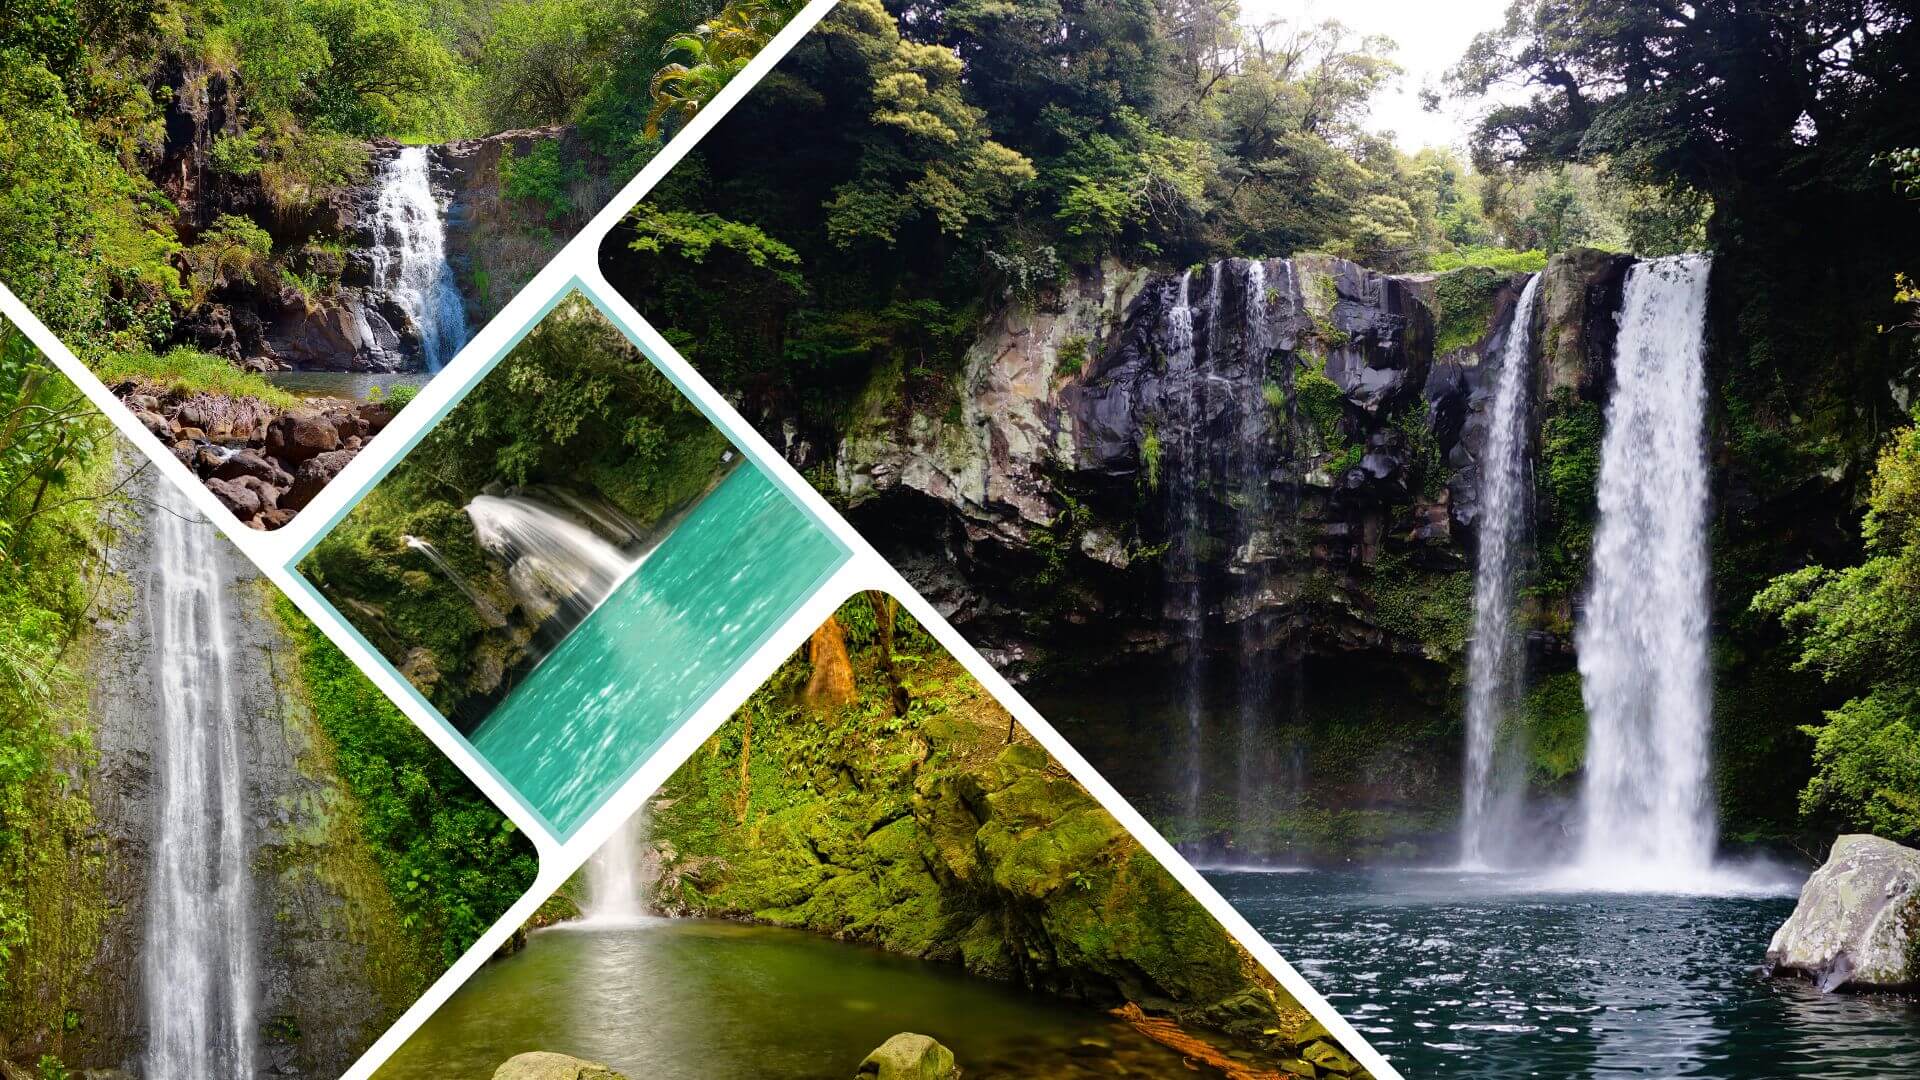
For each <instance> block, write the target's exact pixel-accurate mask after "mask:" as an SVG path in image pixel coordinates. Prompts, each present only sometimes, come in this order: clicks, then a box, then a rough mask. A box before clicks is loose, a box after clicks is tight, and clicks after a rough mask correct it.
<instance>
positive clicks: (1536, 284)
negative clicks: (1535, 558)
mask: <svg viewBox="0 0 1920 1080" xmlns="http://www.w3.org/2000/svg"><path fill="white" fill-rule="evenodd" d="M1539 292H1540V275H1539V274H1535V275H1533V276H1532V277H1531V278H1528V279H1527V285H1526V288H1525V290H1523V291H1522V292H1521V294H1520V302H1519V303H1518V304H1516V305H1515V306H1514V310H1513V323H1512V325H1511V326H1509V327H1508V328H1507V340H1506V347H1505V348H1504V349H1502V350H1501V354H1500V369H1499V371H1497V372H1496V373H1495V374H1494V380H1495V381H1494V391H1493V405H1492V411H1491V414H1490V415H1489V416H1488V423H1487V441H1486V447H1485V449H1484V451H1483V452H1482V454H1481V456H1480V525H1479V534H1478V537H1477V540H1478V543H1477V546H1476V551H1475V557H1474V575H1473V578H1474V580H1473V640H1472V641H1471V643H1470V644H1469V646H1468V650H1467V776H1466V785H1465V800H1464V802H1465V805H1464V806H1463V807H1462V824H1461V830H1460V857H1461V862H1462V864H1463V865H1465V866H1468V867H1484V866H1487V865H1488V864H1489V862H1490V860H1491V858H1492V856H1493V854H1494V849H1495V847H1496V846H1497V840H1498V839H1499V838H1500V836H1502V835H1503V834H1505V832H1506V827H1507V826H1508V825H1510V824H1511V823H1510V822H1506V821H1503V820H1501V819H1502V818H1503V817H1504V816H1505V815H1503V814H1502V813H1501V812H1500V807H1501V805H1502V803H1503V801H1504V799H1503V796H1504V795H1506V794H1508V793H1509V792H1503V791H1502V790H1501V788H1502V786H1503V785H1501V784H1500V783H1499V782H1498V780H1497V778H1496V776H1495V773H1494V751H1495V744H1496V742H1497V740H1498V738H1499V734H1500V725H1501V722H1502V721H1503V720H1505V719H1506V717H1507V715H1508V712H1509V710H1510V709H1511V707H1512V706H1513V704H1514V703H1515V701H1516V700H1517V699H1518V697H1519V693H1520V682H1521V671H1520V666H1521V665H1520V662H1521V660H1522V654H1521V651H1520V649H1519V642H1518V641H1517V640H1516V635H1515V633H1514V627H1513V600H1514V586H1515V584H1516V578H1517V574H1518V570H1519V562H1520V556H1521V554H1522V552H1521V545H1522V543H1523V542H1524V540H1525V534H1526V527H1527V508H1528V505H1529V503H1530V501H1531V499H1532V490H1531V487H1530V485H1529V484H1528V482H1527V411H1528V409H1529V407H1530V404H1531V401H1530V395H1529V394H1528V389H1529V376H1530V375H1531V374H1532V371H1533V365H1532V363H1531V359H1532V344H1533V311H1534V305H1535V303H1536V302H1537V300H1538V298H1539Z"/></svg>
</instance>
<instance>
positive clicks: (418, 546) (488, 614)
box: [400, 535, 507, 626]
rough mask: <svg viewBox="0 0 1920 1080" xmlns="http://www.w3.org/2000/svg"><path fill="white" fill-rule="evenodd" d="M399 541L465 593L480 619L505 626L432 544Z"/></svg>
mask: <svg viewBox="0 0 1920 1080" xmlns="http://www.w3.org/2000/svg"><path fill="white" fill-rule="evenodd" d="M400 539H401V540H402V541H403V542H405V543H406V545H407V546H408V547H410V548H412V549H413V550H415V551H417V552H419V553H420V554H422V555H424V556H426V558H427V561H428V562H430V563H432V564H433V565H434V567H435V568H436V569H438V570H439V571H440V572H441V573H442V574H445V575H446V576H447V580H449V581H451V582H453V583H454V585H455V586H456V587H458V588H459V590H460V591H461V592H462V593H465V594H466V597H467V600H468V602H470V603H471V604H473V608H474V610H475V611H477V612H479V613H480V617H481V618H482V619H484V620H486V621H487V622H489V623H491V624H493V625H494V626H505V625H506V624H507V620H506V617H505V616H503V615H501V614H500V609H499V608H496V607H494V606H493V605H492V604H491V603H488V602H487V598H486V597H484V596H481V595H480V594H479V593H478V592H476V591H474V588H473V586H472V585H471V584H469V583H468V582H467V579H466V578H465V577H464V576H462V575H461V573H460V571H458V570H455V569H454V568H453V566H452V565H451V564H450V563H448V562H447V560H446V557H445V556H443V555H441V554H440V549H439V548H436V547H434V546H433V544H431V543H430V542H428V541H426V540H422V539H421V538H420V537H418V536H411V535H408V536H402V537H401V538H400Z"/></svg>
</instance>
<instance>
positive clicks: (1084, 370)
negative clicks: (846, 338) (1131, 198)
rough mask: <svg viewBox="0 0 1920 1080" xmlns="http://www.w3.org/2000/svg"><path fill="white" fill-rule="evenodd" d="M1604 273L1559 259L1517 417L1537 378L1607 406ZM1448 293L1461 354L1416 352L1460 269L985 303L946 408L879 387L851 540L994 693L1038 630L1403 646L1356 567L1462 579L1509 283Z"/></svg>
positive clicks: (1618, 264) (1512, 295)
mask: <svg viewBox="0 0 1920 1080" xmlns="http://www.w3.org/2000/svg"><path fill="white" fill-rule="evenodd" d="M1623 277H1624V263H1623V262H1622V261H1621V260H1620V259H1619V258H1618V257H1615V256H1609V255H1604V254H1602V253H1597V252H1596V253H1575V254H1574V255H1572V256H1567V257H1562V258H1557V259H1556V260H1555V263H1554V266H1553V267H1552V268H1551V269H1550V270H1549V279H1550V280H1549V285H1550V287H1549V295H1550V296H1551V297H1553V298H1554V299H1553V300H1552V301H1550V303H1549V304H1548V305H1543V307H1546V308H1547V314H1546V315H1545V316H1543V321H1544V322H1545V324H1546V325H1545V326H1544V327H1537V328H1536V332H1541V331H1544V333H1545V336H1546V337H1547V338H1549V339H1551V340H1553V341H1554V342H1556V345H1555V348H1556V350H1557V351H1556V352H1555V354H1554V358H1553V360H1552V362H1551V363H1542V364H1540V365H1539V372H1538V374H1537V380H1538V382H1539V384H1540V385H1539V386H1538V387H1537V389H1536V393H1535V395H1534V400H1535V402H1536V403H1537V404H1536V413H1537V414H1539V413H1542V412H1544V410H1545V408H1546V406H1545V405H1542V404H1539V403H1544V402H1546V401H1547V400H1548V398H1549V395H1548V391H1549V390H1550V389H1551V388H1553V387H1557V386H1560V385H1567V386H1570V387H1572V388H1574V389H1575V390H1576V392H1577V393H1579V394H1582V395H1598V394H1600V393H1603V392H1604V386H1605V379H1606V370H1605V365H1604V364H1603V363H1596V362H1594V361H1593V360H1592V357H1594V356H1596V355H1600V354H1599V353H1597V352H1596V349H1599V348H1601V347H1603V346H1605V347H1607V348H1610V341H1608V340H1607V339H1606V338H1605V332H1606V331H1605V324H1608V323H1610V322H1611V314H1612V309H1611V308H1610V307H1608V304H1609V299H1608V298H1609V297H1614V298H1615V302H1617V293H1618V283H1619V281H1620V280H1621V279H1622V278H1623ZM1464 280H1465V281H1466V282H1467V284H1466V285H1465V286H1464V287H1466V288H1469V289H1471V290H1475V291H1473V292H1471V293H1470V295H1468V296H1467V297H1466V300H1467V301H1468V302H1467V303H1466V304H1465V305H1464V306H1465V307H1466V309H1467V314H1466V315H1465V316H1460V315H1457V314H1450V315H1449V317H1450V318H1455V319H1460V318H1464V319H1465V320H1466V322H1467V325H1466V326H1465V328H1464V330H1463V329H1462V328H1461V327H1457V326H1456V327H1453V328H1452V329H1451V334H1450V337H1451V338H1452V339H1456V340H1457V339H1461V338H1463V337H1464V339H1465V340H1466V342H1467V344H1465V345H1464V346H1463V345H1459V344H1452V345H1450V346H1449V347H1448V349H1447V351H1446V352H1445V353H1444V354H1440V355H1436V353H1438V351H1439V350H1438V347H1437V345H1436V339H1437V338H1438V337H1439V336H1440V330H1441V329H1442V328H1441V327H1440V326H1438V325H1437V324H1438V321H1439V319H1440V315H1439V314H1438V313H1439V312H1441V311H1447V312H1450V313H1451V312H1454V311H1455V310H1456V309H1457V308H1459V307H1460V306H1462V305H1461V303H1460V300H1459V296H1460V290H1461V289H1462V288H1463V285H1462V279H1460V278H1455V279H1453V280H1452V281H1448V280H1445V279H1444V278H1436V277H1435V276H1434V275H1411V276H1395V275H1386V274H1380V273H1376V272H1374V271H1370V270H1367V269H1366V268H1364V267H1360V266H1357V265H1355V264H1353V263H1350V262H1346V261H1344V260H1338V259H1333V258H1329V257H1324V256H1303V257H1300V258H1295V259H1287V260H1278V259H1273V260H1248V259H1230V260H1226V261H1223V262H1221V263H1217V264H1213V265H1211V266H1205V267H1196V268H1194V269H1192V270H1189V271H1185V272H1181V273H1175V274H1151V273H1148V272H1145V271H1141V270H1138V269H1132V268H1127V267H1123V266H1119V265H1117V264H1111V263H1110V264H1107V265H1104V266H1102V267H1099V268H1097V269H1095V270H1090V271H1086V272H1083V273H1082V274H1081V275H1080V276H1078V277H1076V278H1075V279H1073V280H1072V281H1070V282H1069V283H1067V284H1066V285H1065V286H1064V287H1063V288H1062V289H1061V291H1060V294H1059V295H1058V296H1057V297H1054V298H1051V299H1049V300H1046V301H1043V302H1041V303H1039V304H1036V305H1031V306H1019V305H1016V306H1014V307H1012V308H1010V309H1009V310H1007V311H1003V312H1002V313H1000V314H999V315H998V316H997V317H996V318H995V320H994V321H993V322H992V323H990V324H989V325H988V326H987V328H986V329H985V331H984V332H983V334H982V336H981V338H980V339H979V340H978V341H977V342H976V344H975V345H974V346H973V348H972V349H971V350H969V352H968V354H967V357H966V362H965V366H964V369H963V371H962V373H961V376H960V379H959V380H958V385H957V386H956V387H955V393H956V396H957V398H958V406H959V407H958V409H957V410H952V411H949V412H948V413H947V414H946V415H945V416H939V415H932V414H930V412H929V411H926V410H919V411H910V410H901V409H900V408H899V401H900V398H901V395H900V393H899V392H898V390H899V377H898V373H897V372H895V373H884V372H883V373H882V374H881V376H879V377H877V378H876V379H875V380H874V383H873V384H872V385H871V386H870V387H869V391H868V393H867V395H866V397H865V400H863V401H862V402H861V403H860V405H859V407H858V408H857V410H856V418H855V419H854V421H853V422H852V423H851V424H850V426H849V428H848V430H847V433H846V435H845V437H844V438H843V440H842V443H841V445H840V447H839V450H838V455H837V457H836V460H835V462H834V465H835V478H836V483H837V485H838V487H839V489H840V493H841V494H842V495H843V496H844V497H845V498H846V500H847V502H848V504H849V513H850V515H851V516H852V517H853V518H854V519H855V521H856V523H857V524H858V525H859V526H860V527H861V528H862V529H863V531H864V532H866V533H867V535H869V536H871V537H873V538H874V539H875V541H876V543H877V544H879V546H880V547H881V548H882V550H883V551H885V552H886V553H887V554H888V555H889V556H890V557H891V558H893V559H895V560H896V561H897V562H898V563H900V564H903V565H905V566H907V567H910V568H912V569H911V570H910V571H909V576H910V577H912V578H913V580H914V581H915V582H916V584H919V585H921V586H922V588H923V590H924V591H926V592H927V593H928V595H929V596H930V597H933V598H934V599H935V601H936V603H939V604H940V605H941V606H942V608H943V610H944V611H945V612H946V613H947V614H948V615H949V617H951V618H954V619H955V620H956V621H957V622H960V623H962V624H965V625H966V626H967V628H968V630H969V632H970V634H971V636H972V637H973V638H974V640H976V641H977V642H979V643H980V644H981V645H982V647H984V648H986V649H987V650H989V652H991V653H993V654H995V655H996V656H999V657H1006V658H1011V660H1012V664H1013V670H1011V671H1010V674H1013V675H1014V676H1015V677H1020V676H1021V675H1022V674H1023V671H1022V670H1021V669H1022V667H1023V666H1024V665H1023V661H1022V660H1021V659H1020V658H1021V657H1024V656H1042V655H1045V654H1048V653H1049V652H1051V653H1052V654H1053V655H1056V656H1057V655H1058V654H1059V652H1060V650H1061V645H1062V640H1063V639H1062V637H1061V636H1059V635H1058V634H1057V632H1056V631H1052V630H1037V629H1036V623H1038V622H1039V621H1041V620H1045V621H1047V622H1049V623H1052V624H1053V625H1055V626H1060V625H1067V626H1072V627H1074V628H1075V629H1074V631H1073V632H1072V634H1071V635H1070V636H1071V637H1072V639H1073V647H1074V648H1076V649H1083V651H1084V652H1085V653H1088V654H1093V655H1095V656H1098V657H1099V658H1101V661H1102V662H1111V661H1115V660H1118V659H1120V658H1122V657H1125V656H1127V655H1129V654H1133V653H1137V652H1161V651H1164V650H1166V649H1168V648H1170V647H1171V646H1173V645H1174V644H1176V641H1177V638H1178V636H1179V627H1178V625H1177V624H1178V623H1179V622H1181V621H1184V620H1195V619H1201V620H1205V621H1207V622H1209V623H1211V624H1216V625H1218V624H1241V623H1245V622H1247V621H1248V620H1255V621H1257V623H1258V629H1257V630H1256V631H1251V632H1247V633H1236V634H1232V635H1228V636H1229V637H1232V638H1234V639H1235V640H1234V641H1232V642H1231V643H1216V644H1218V645H1219V646H1220V647H1232V648H1244V647H1245V646H1246V643H1247V641H1249V640H1257V641H1258V642H1260V643H1261V647H1283V648H1287V649H1289V650H1298V649H1302V648H1308V649H1327V648H1331V649H1335V650H1346V649H1355V648H1359V649H1381V648H1384V649H1386V650H1387V651H1389V652H1391V651H1395V650H1402V649H1406V648H1412V649H1414V651H1416V652H1417V651H1420V648H1421V646H1422V644H1423V643H1421V642H1407V641H1405V640H1404V639H1403V640H1400V641H1398V642H1396V641H1395V640H1394V634H1393V633H1392V632H1390V631H1389V630H1386V629H1383V627H1382V625H1381V624H1380V623H1379V622H1378V621H1376V620H1375V619H1374V618H1373V617H1372V616H1371V614H1370V607H1371V603H1370V602H1369V600H1368V599H1367V597H1368V592H1369V589H1368V576H1369V575H1370V574H1371V572H1372V571H1373V570H1374V569H1375V568H1377V567H1378V566H1379V565H1381V560H1382V559H1383V558H1385V557H1391V558H1393V559H1399V560H1403V561H1405V562H1407V563H1409V564H1410V565H1412V566H1413V567H1414V568H1415V569H1417V570H1420V571H1422V572H1438V573H1445V572H1453V571H1458V570H1461V569H1464V568H1466V567H1467V566H1469V565H1470V561H1469V555H1470V551H1471V544H1472V537H1473V531H1474V527H1475V524H1476V521H1477V517H1478V509H1479V499H1478V488H1479V478H1478V470H1477V459H1478V456H1479V454H1480V453H1481V451H1482V449H1483V447H1484V445H1485V441H1486V413H1487V411H1488V410H1489V409H1490V407H1491V395H1492V386H1491V384H1490V381H1489V380H1488V379H1487V378H1486V373H1487V366H1488V365H1487V364H1486V358H1488V357H1490V356H1498V355H1499V349H1500V348H1501V347H1503V345H1504V342H1505V339H1506V335H1507V333H1508V332H1509V331H1510V326H1509V324H1510V323H1511V320H1512V311H1513V309H1514V306H1515V304H1516V302H1517V300H1518V296H1519V293H1520V290H1521V288H1522V287H1523V286H1524V284H1525V276H1524V275H1517V274H1516V275H1511V276H1503V275H1499V274H1492V273H1490V272H1481V273H1480V274H1479V275H1478V276H1475V277H1471V278H1467V279H1464ZM1443 289H1451V290H1453V293H1452V295H1451V296H1449V297H1445V298H1442V297H1441V296H1439V295H1438V294H1439V293H1440V292H1441V291H1442V290H1443ZM1562 293H1564V294H1566V295H1565V296H1561V295H1560V294H1562ZM1554 303H1557V306H1553V304H1554ZM903 412H905V415H902V413H903ZM955 413H957V416H956V415H955ZM1539 422H1540V416H1539V415H1536V417H1535V418H1534V421H1533V425H1534V428H1535V430H1537V429H1538V425H1539ZM1195 582H1199V583H1201V587H1199V588H1198V589H1194V588H1191V587H1190V586H1192V585H1193V583H1195ZM1036 585H1038V586H1040V587H1036ZM1329 597H1333V598H1340V597H1346V598H1351V599H1352V600H1353V602H1345V603H1340V602H1336V603H1333V604H1328V603H1326V600H1327V598H1329ZM1315 605H1317V607H1315ZM1309 636H1311V638H1312V640H1308V638H1309Z"/></svg>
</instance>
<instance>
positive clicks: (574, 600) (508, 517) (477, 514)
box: [467, 495, 642, 622]
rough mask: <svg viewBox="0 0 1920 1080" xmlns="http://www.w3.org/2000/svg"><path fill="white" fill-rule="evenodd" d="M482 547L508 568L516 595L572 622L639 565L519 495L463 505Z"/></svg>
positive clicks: (573, 523)
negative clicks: (555, 609) (556, 610)
mask: <svg viewBox="0 0 1920 1080" xmlns="http://www.w3.org/2000/svg"><path fill="white" fill-rule="evenodd" d="M467 517H468V518H469V519H470V520H472V522H473V531H474V535H475V538H476V539H478V540H479V542H480V546H481V547H484V548H486V549H487V550H488V551H491V552H493V553H494V554H495V555H498V556H500V557H501V558H503V559H506V560H508V561H509V562H510V564H511V565H510V567H509V570H508V574H507V580H508V583H509V584H510V585H511V586H512V587H513V589H514V593H515V595H517V596H518V597H520V599H521V600H522V601H523V602H525V603H527V604H528V605H529V606H530V607H532V608H534V609H536V610H537V609H538V608H540V607H543V606H546V605H550V604H551V605H557V606H558V607H559V608H561V609H563V610H564V612H565V613H566V615H567V616H568V617H569V618H570V620H571V621H573V622H578V621H579V620H580V619H584V618H586V616H587V614H588V613H589V612H591V611H592V610H593V609H594V608H596V607H598V606H599V605H600V602H601V601H602V600H605V599H606V598H607V594H608V593H611V592H612V591H613V589H614V587H615V586H616V585H618V584H620V582H622V581H624V580H625V579H626V577H627V575H628V574H630V573H632V572H633V571H634V569H635V568H637V567H638V566H639V565H640V562H641V561H642V560H640V559H636V558H633V557H631V556H628V555H627V554H625V553H624V552H622V551H621V550H620V549H619V548H617V547H615V546H614V545H613V544H612V543H610V542H608V541H607V540H605V539H602V538H601V536H600V535H599V534H598V533H596V532H594V531H593V530H592V529H589V528H587V527H586V526H585V525H582V524H580V523H579V522H577V521H574V520H573V519H572V518H569V517H567V516H566V515H564V514H561V513H560V512H558V511H557V510H555V509H554V508H553V507H551V506H548V505H546V504H545V503H542V502H539V501H538V500H535V499H530V498H527V497H525V496H521V495H514V496H496V495H481V496H478V497H476V498H475V499H474V500H473V501H472V502H470V503H468V504H467Z"/></svg>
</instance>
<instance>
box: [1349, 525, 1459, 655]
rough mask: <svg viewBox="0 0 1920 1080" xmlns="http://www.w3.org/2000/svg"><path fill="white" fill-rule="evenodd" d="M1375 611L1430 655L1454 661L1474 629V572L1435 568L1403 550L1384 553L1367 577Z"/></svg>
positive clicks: (1379, 618) (1379, 620) (1383, 621)
mask: <svg viewBox="0 0 1920 1080" xmlns="http://www.w3.org/2000/svg"><path fill="white" fill-rule="evenodd" d="M1367 591H1368V592H1369V593H1370V594H1371V595H1372V597H1373V617H1374V621H1375V622H1377V623H1379V624H1380V625H1381V626H1382V627H1384V628H1385V629H1387V630H1389V631H1392V632H1393V633H1395V634H1398V635H1400V636H1401V637H1403V638H1405V639H1407V640H1409V641H1417V642H1419V643H1420V646H1421V649H1422V651H1423V652H1424V653H1425V655H1426V657H1427V659H1429V660H1435V661H1439V662H1442V663H1450V662H1453V661H1456V660H1458V659H1459V658H1460V657H1461V656H1462V655H1464V653H1465V650H1466V647H1467V637H1468V635H1469V634H1470V633H1471V631H1472V629H1473V575H1472V574H1471V573H1468V572H1466V571H1464V570H1459V571H1451V572H1446V573H1432V572H1427V571H1422V570H1420V569H1418V568H1417V567H1415V566H1414V565H1413V563H1412V561H1411V560H1410V559H1408V557H1407V556H1406V555H1404V554H1401V553H1397V552H1396V553H1388V554H1382V555H1381V556H1380V559H1379V561H1378V562H1377V563H1375V564H1374V567H1373V570H1372V573H1371V575H1370V577H1369V579H1368V582H1367Z"/></svg>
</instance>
